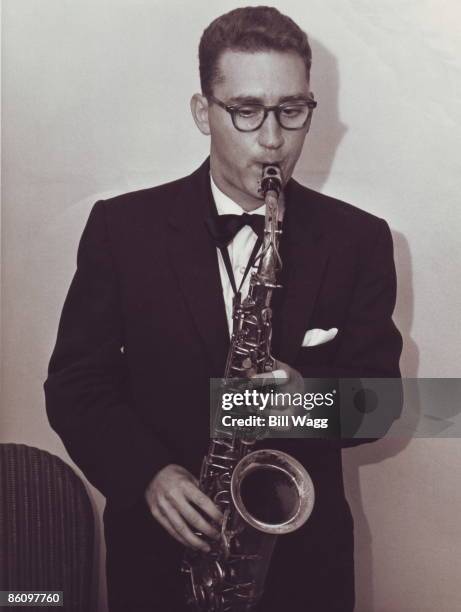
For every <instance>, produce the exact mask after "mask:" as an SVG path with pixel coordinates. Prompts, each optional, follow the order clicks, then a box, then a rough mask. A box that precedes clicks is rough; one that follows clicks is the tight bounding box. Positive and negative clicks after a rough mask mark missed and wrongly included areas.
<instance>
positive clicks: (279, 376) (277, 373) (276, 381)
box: [251, 369, 289, 387]
mask: <svg viewBox="0 0 461 612" xmlns="http://www.w3.org/2000/svg"><path fill="white" fill-rule="evenodd" d="M288 380H289V375H288V372H286V371H285V370H282V369H278V370H272V372H263V373H262V374H255V375H254V376H252V377H251V381H252V382H254V383H256V386H258V387H265V386H266V385H284V384H285V383H286V382H288Z"/></svg>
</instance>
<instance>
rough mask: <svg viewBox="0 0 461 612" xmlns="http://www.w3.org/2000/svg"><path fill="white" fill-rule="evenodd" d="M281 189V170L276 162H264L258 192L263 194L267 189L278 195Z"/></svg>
mask: <svg viewBox="0 0 461 612" xmlns="http://www.w3.org/2000/svg"><path fill="white" fill-rule="evenodd" d="M281 190H282V172H281V170H280V166H279V165H278V164H265V165H264V166H263V173H262V177H261V188H260V192H261V193H262V194H263V195H264V196H265V195H266V193H267V192H268V191H275V192H276V194H277V195H279V193H280V191H281Z"/></svg>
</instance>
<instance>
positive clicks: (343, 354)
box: [295, 220, 402, 446]
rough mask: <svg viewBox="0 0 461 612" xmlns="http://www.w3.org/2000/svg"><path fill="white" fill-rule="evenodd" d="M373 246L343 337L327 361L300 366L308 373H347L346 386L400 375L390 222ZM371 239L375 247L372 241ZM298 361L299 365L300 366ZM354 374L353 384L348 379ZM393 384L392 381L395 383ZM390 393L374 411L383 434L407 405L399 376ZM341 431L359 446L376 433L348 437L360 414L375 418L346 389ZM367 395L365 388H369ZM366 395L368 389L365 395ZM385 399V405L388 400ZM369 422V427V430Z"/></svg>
mask: <svg viewBox="0 0 461 612" xmlns="http://www.w3.org/2000/svg"><path fill="white" fill-rule="evenodd" d="M367 243H368V246H367V249H366V251H367V252H365V249H364V252H362V259H361V267H360V270H359V272H358V275H357V281H356V284H355V287H354V291H353V294H352V299H351V301H350V304H349V308H348V311H347V315H346V320H345V325H344V327H343V329H342V330H341V332H340V337H339V338H338V348H337V350H336V352H335V354H334V357H333V359H332V362H331V363H330V364H328V366H323V367H315V366H307V367H306V368H301V369H300V371H301V373H302V374H303V376H305V377H306V378H317V377H318V378H335V379H342V384H341V386H342V387H343V388H344V387H345V388H347V387H348V386H349V387H350V389H352V388H353V387H354V384H355V383H354V384H352V383H353V381H352V379H355V380H356V381H357V384H358V385H360V379H363V378H375V379H381V378H389V379H399V378H400V369H399V359H400V354H401V351H402V337H401V335H400V332H399V331H398V329H397V327H396V326H395V324H394V322H393V320H392V313H393V310H394V307H395V301H396V273H395V265H394V257H393V244H392V236H391V232H390V230H389V227H388V225H387V223H386V222H385V221H383V220H380V222H379V224H378V227H377V229H376V230H375V232H374V235H373V236H370V237H369V240H368V241H367ZM370 245H371V247H370ZM295 367H296V366H295ZM349 379H351V380H350V384H349V385H348V383H349ZM391 386H392V387H391ZM387 389H392V392H389V393H385V395H386V397H388V398H391V397H392V400H391V401H390V402H389V401H381V402H380V403H379V404H378V406H377V409H378V410H379V413H377V414H375V415H373V417H374V418H376V419H378V429H379V431H380V432H382V435H384V433H385V432H386V431H387V429H388V428H389V427H390V425H391V424H392V422H393V421H394V419H396V418H398V417H399V415H400V413H401V408H402V394H401V385H400V381H398V380H396V381H395V382H391V381H389V382H388V386H387ZM345 395H346V396H347V397H346V399H347V401H344V396H345ZM342 396H343V400H342V401H341V431H342V434H341V437H342V446H355V445H357V444H361V443H364V442H369V441H372V439H376V438H365V437H360V438H353V437H351V438H350V439H347V434H345V431H351V432H353V431H354V429H356V427H359V425H360V420H362V422H365V425H366V419H367V418H368V419H371V418H372V416H371V415H368V416H367V412H366V410H363V411H362V412H360V411H358V410H357V406H356V405H355V404H354V402H352V401H349V400H351V395H350V394H348V393H347V392H346V394H344V393H342ZM365 396H366V394H365ZM361 397H362V398H363V397H364V394H362V396H361ZM384 404H385V405H384ZM366 429H367V428H366V426H365V427H364V430H365V431H366Z"/></svg>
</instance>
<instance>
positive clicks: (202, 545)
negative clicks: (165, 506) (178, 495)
mask: <svg viewBox="0 0 461 612" xmlns="http://www.w3.org/2000/svg"><path fill="white" fill-rule="evenodd" d="M167 516H168V520H169V521H170V523H171V524H172V526H173V528H174V530H175V532H176V534H177V535H178V536H180V537H181V538H183V539H184V540H185V541H186V544H185V545H186V546H189V547H190V548H195V549H197V550H202V551H203V552H210V550H211V549H210V547H209V545H208V544H207V543H206V542H205V541H204V540H202V539H201V538H200V537H199V536H197V535H196V534H195V533H193V532H192V530H191V529H190V528H189V526H188V525H187V523H186V522H185V521H184V519H183V518H182V516H181V515H180V514H179V512H178V511H177V510H176V509H175V508H173V507H171V508H170V509H169V511H168V515H167Z"/></svg>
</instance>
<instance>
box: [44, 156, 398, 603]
mask: <svg viewBox="0 0 461 612" xmlns="http://www.w3.org/2000/svg"><path fill="white" fill-rule="evenodd" d="M208 174H209V162H208V160H207V161H206V162H205V163H204V164H203V165H202V166H201V167H200V168H199V169H198V170H197V171H196V172H194V173H193V174H192V175H190V176H189V177H186V178H184V179H180V180H178V181H174V182H172V183H169V184H166V185H162V186H160V187H155V188H152V189H146V190H142V191H138V192H135V193H129V194H125V195H122V196H119V197H116V198H113V199H111V200H110V201H99V202H97V203H96V205H95V206H94V208H93V210H92V212H91V214H90V218H89V220H88V223H87V225H86V228H85V230H84V233H83V236H82V239H81V243H80V247H79V252H78V266H77V272H76V274H75V277H74V279H73V282H72V285H71V287H70V290H69V294H68V296H67V299H66V303H65V306H64V310H63V313H62V318H61V321H60V326H59V333H58V339H57V343H56V347H55V350H54V353H53V356H52V359H51V363H50V368H49V377H48V380H47V382H46V383H45V391H46V398H47V410H48V416H49V419H50V422H51V425H52V426H53V428H54V429H55V430H56V431H57V432H58V433H59V435H60V436H61V437H62V439H63V441H64V444H65V445H66V448H67V450H68V452H69V454H70V456H71V457H72V458H73V459H74V461H75V462H76V463H77V464H78V465H79V466H80V467H81V469H82V470H83V472H84V473H85V474H86V475H87V477H88V479H89V480H90V481H91V482H92V483H93V484H94V485H95V486H96V487H97V488H99V489H100V490H101V491H102V493H103V494H104V495H105V496H106V497H107V502H108V509H109V513H110V512H112V514H113V516H115V515H117V516H123V514H124V513H126V516H128V514H129V513H130V512H131V511H132V509H133V508H134V507H135V506H136V504H139V503H140V500H141V499H142V497H143V492H144V490H145V488H146V486H147V484H148V483H149V481H150V480H151V479H152V477H153V475H154V474H155V473H156V472H157V471H158V470H160V469H161V468H162V467H164V466H166V465H167V464H169V463H177V464H180V465H184V466H185V467H187V468H188V469H190V470H191V471H193V472H194V473H196V474H197V473H198V471H199V467H200V462H201V459H202V457H203V455H204V453H205V451H206V449H207V448H208V435H209V387H208V380H209V378H210V377H220V376H221V375H222V373H223V370H224V363H225V359H226V353H227V349H228V344H229V337H228V331H227V323H226V317H225V309H224V301H223V295H222V288H221V282H220V276H219V269H218V260H217V252H216V247H215V246H214V244H213V243H212V241H211V238H210V236H209V234H208V232H207V229H206V226H205V222H204V221H205V219H206V218H207V216H209V215H210V212H211V210H212V207H213V204H212V199H211V191H210V187H209V176H208ZM286 202H287V204H286V215H285V221H284V234H283V237H282V244H281V255H282V259H283V264H284V266H283V272H282V278H281V283H282V285H283V289H282V290H280V291H279V292H278V294H277V295H276V297H275V298H274V312H275V314H274V326H273V354H274V355H275V356H276V357H277V358H279V359H281V360H282V361H285V362H286V363H289V364H290V365H292V366H293V367H295V368H297V369H298V370H300V371H301V372H302V374H303V375H304V376H306V377H341V376H343V377H360V376H361V377H364V376H369V377H381V376H386V377H397V376H399V368H398V361H399V355H400V351H401V337H400V334H399V332H398V331H397V329H396V328H395V326H394V324H393V322H392V319H391V315H392V311H393V308H394V303H395V291H396V289H395V269H394V263H393V254H392V239H391V235H390V231H389V228H388V226H387V224H386V223H385V222H384V221H383V220H381V219H378V218H376V217H374V216H372V215H370V214H368V213H366V212H363V211H361V210H359V209H357V208H354V207H352V206H350V205H348V204H345V203H343V202H340V201H338V200H334V199H332V198H329V197H327V196H324V195H321V194H319V193H315V192H313V191H311V190H309V189H306V188H305V187H303V186H301V185H299V184H298V183H297V182H296V181H294V180H291V181H290V182H289V184H288V186H287V188H286ZM331 327H337V328H338V329H339V333H338V334H337V336H336V338H335V339H334V340H333V341H331V342H329V343H326V344H323V345H320V346H317V347H311V348H302V347H301V343H302V339H303V336H304V333H305V332H306V330H307V329H312V328H323V329H329V328H331ZM274 443H275V445H276V446H277V445H278V446H279V447H280V448H284V449H285V450H288V451H289V452H291V453H292V454H294V455H295V456H297V458H298V459H300V460H301V461H302V462H303V463H304V465H305V466H306V467H307V469H308V471H309V472H310V474H311V477H312V479H313V481H314V485H315V487H316V507H315V510H314V512H313V515H312V517H311V519H310V520H309V522H308V525H309V527H308V528H306V529H307V530H308V532H309V533H310V534H311V536H310V537H311V538H312V537H315V538H316V539H317V540H318V542H319V549H320V548H322V543H321V538H322V537H327V531H328V530H329V529H330V528H331V525H334V526H335V527H334V530H335V532H336V531H337V533H346V532H347V533H348V534H351V532H352V524H351V520H350V514H349V511H348V507H347V504H346V502H345V498H344V490H343V482H342V471H341V452H340V445H339V444H337V443H332V442H331V441H320V440H294V441H287V440H285V441H280V443H279V444H277V441H275V442H274ZM313 534H315V535H313ZM287 537H288V536H287ZM299 539H300V538H299V536H298V540H299ZM334 540H335V542H336V543H337V542H338V536H335V538H334ZM311 541H312V540H311ZM347 542H348V544H347V547H349V548H348V550H349V552H350V554H351V551H352V548H351V539H350V538H349V536H347ZM326 548H329V547H328V546H327V547H326ZM330 548H331V547H330ZM332 551H333V549H331V550H330V553H331V554H333V552H332ZM336 552H337V551H336ZM334 554H336V553H334ZM343 603H344V602H343ZM345 609H346V608H343V610H345Z"/></svg>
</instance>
